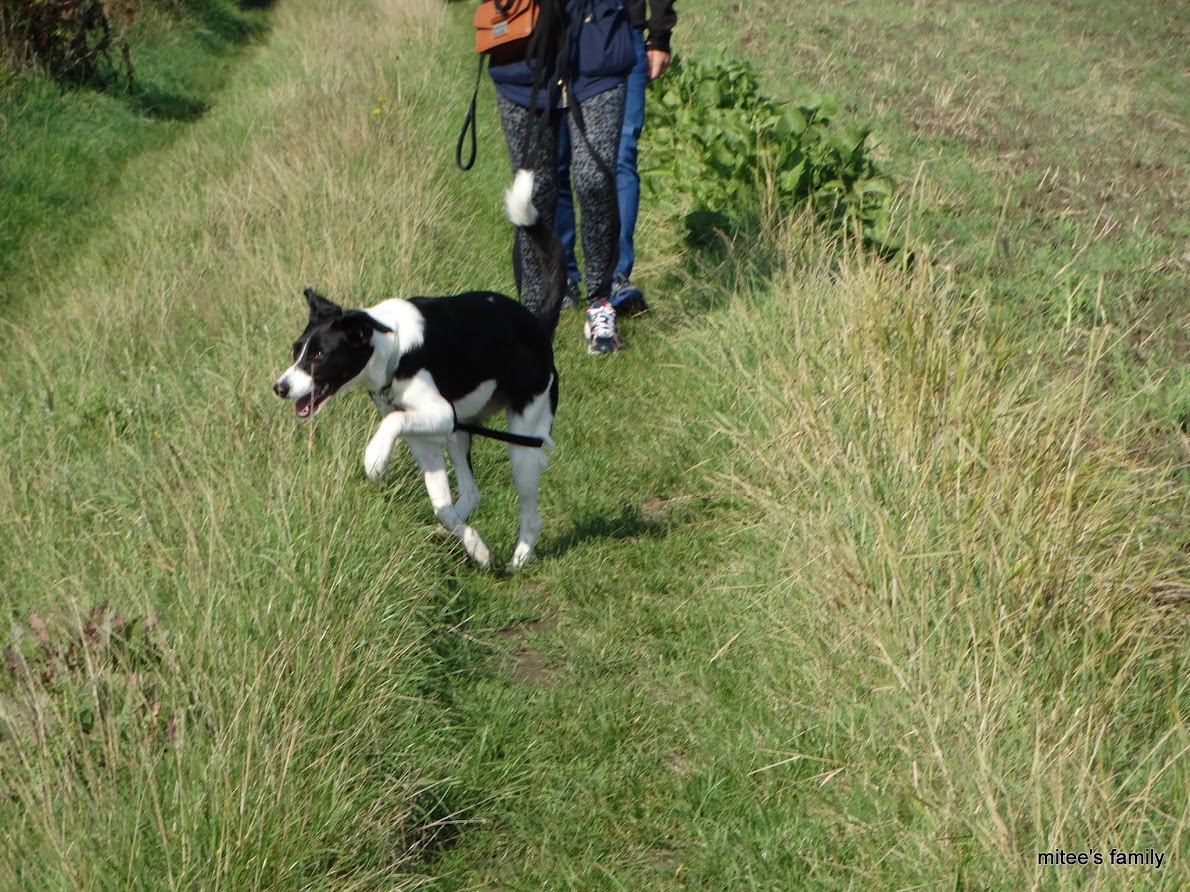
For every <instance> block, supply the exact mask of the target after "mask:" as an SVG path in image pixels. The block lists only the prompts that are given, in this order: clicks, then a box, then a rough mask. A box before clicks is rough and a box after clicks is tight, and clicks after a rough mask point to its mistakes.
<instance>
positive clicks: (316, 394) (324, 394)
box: [293, 384, 335, 418]
mask: <svg viewBox="0 0 1190 892" xmlns="http://www.w3.org/2000/svg"><path fill="white" fill-rule="evenodd" d="M334 393H335V388H333V387H331V386H330V385H329V384H315V385H314V389H313V390H311V391H310V393H309V394H307V395H306V396H303V397H299V398H298V399H297V400H296V401H295V402H294V404H293V406H294V409H295V410H296V411H297V415H298V418H309V417H310V416H312V415H317V414H318V410H319V409H321V408H322V404H323V403H325V402H326V401H327V400H329V399H330V398H331V397H332V396H333V395H334Z"/></svg>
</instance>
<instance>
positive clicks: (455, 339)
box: [273, 170, 566, 568]
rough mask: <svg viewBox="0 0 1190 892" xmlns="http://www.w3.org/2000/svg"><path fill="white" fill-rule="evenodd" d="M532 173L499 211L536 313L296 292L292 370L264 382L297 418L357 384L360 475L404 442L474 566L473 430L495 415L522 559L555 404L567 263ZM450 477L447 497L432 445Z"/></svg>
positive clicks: (517, 562)
mask: <svg viewBox="0 0 1190 892" xmlns="http://www.w3.org/2000/svg"><path fill="white" fill-rule="evenodd" d="M532 192H533V174H532V173H531V172H530V171H527V170H521V171H518V173H517V176H516V179H515V180H514V182H513V185H512V186H511V187H510V188H509V189H508V191H507V192H506V193H505V197H504V202H505V209H506V211H507V213H508V217H509V219H510V220H511V221H512V223H513V225H515V226H516V227H517V228H518V230H520V231H522V232H524V233H525V234H526V235H527V236H528V237H529V241H530V243H531V244H532V246H533V247H534V248H535V249H536V252H537V255H538V258H537V259H538V261H539V263H540V264H541V267H542V271H543V273H544V275H545V278H546V281H547V282H548V283H549V293H548V294H547V296H546V300H545V301H544V303H543V308H542V309H540V310H539V311H538V315H534V313H532V312H530V311H529V310H528V309H527V308H526V307H525V306H524V305H522V304H520V303H518V302H517V301H515V300H513V299H512V298H511V297H507V296H506V295H503V294H497V293H495V292H491V291H467V292H464V293H463V294H458V295H455V296H452V297H413V298H409V299H408V300H404V299H401V298H391V299H389V300H385V301H382V302H381V303H379V304H377V305H376V306H374V307H369V308H367V309H363V310H344V309H342V308H341V307H339V306H338V305H336V304H334V303H332V302H331V301H329V300H327V299H326V298H325V297H323V296H322V295H320V294H318V293H316V292H315V291H314V290H312V289H306V292H305V293H306V299H307V301H308V302H309V305H310V319H309V322H307V324H306V330H305V331H303V332H302V334H301V336H300V337H299V338H298V339H297V341H295V342H294V345H293V357H294V361H293V365H292V366H290V367H289V368H288V369H287V370H286V371H285V373H284V374H283V375H281V377H280V378H279V379H277V383H276V384H274V385H273V390H275V391H276V392H277V395H278V396H281V397H283V398H285V399H289V400H293V401H294V403H295V407H296V409H297V414H298V417H299V418H310V417H312V416H314V415H315V414H317V413H318V412H319V411H320V410H321V409H322V407H323V406H324V405H325V404H326V401H327V400H329V399H330V398H331V397H332V396H334V395H335V394H337V393H343V392H345V391H348V390H352V389H353V388H357V387H364V388H366V389H367V390H368V392H369V393H370V394H371V395H372V401H373V402H374V403H375V404H376V408H377V409H379V410H380V414H381V415H382V416H383V420H382V421H381V422H380V427H379V428H378V429H377V431H376V433H375V434H374V435H373V436H372V440H371V442H370V443H369V444H368V448H367V450H366V451H365V453H364V472H365V473H366V474H367V476H368V479H369V480H377V479H379V478H380V476H381V475H382V474H383V473H384V471H385V468H387V467H388V463H389V458H390V456H391V454H392V451H393V447H394V446H395V445H396V443H397V440H399V439H401V440H405V442H406V443H408V444H409V449H410V451H411V452H412V453H413V457H414V459H415V460H416V461H417V463H418V465H419V466H420V468H421V470H422V473H423V474H424V476H425V484H426V491H427V492H428V493H429V496H430V502H431V504H432V505H433V506H434V514H435V515H436V516H437V518H438V520H439V521H440V522H441V523H442V525H443V526H444V527H446V529H447V530H448V531H449V532H450V533H451V534H452V535H453V536H454V537H455V538H457V539H458V540H459V541H460V542H462V543H463V546H464V547H465V548H466V549H467V553H468V554H469V555H471V557H472V558H473V559H474V560H475V561H476V562H477V563H479V564H480V565H482V566H485V567H486V566H487V565H488V564H489V562H490V561H491V552H490V551H489V550H488V547H487V545H485V544H484V541H483V539H481V538H480V536H479V534H478V533H477V532H476V531H475V530H474V528H472V527H470V526H468V525H467V518H468V516H469V515H470V514H471V512H472V511H474V510H475V507H476V506H477V505H478V504H479V499H480V494H479V488H478V487H477V486H476V483H475V476H474V474H473V472H472V469H471V438H472V435H473V434H474V433H479V434H486V435H491V434H494V433H496V432H494V431H490V430H488V429H487V428H484V427H481V426H480V424H481V423H482V422H483V421H484V420H485V419H486V418H488V417H489V416H491V415H493V414H495V413H496V412H499V411H501V410H504V411H505V413H506V417H507V421H508V435H505V436H500V435H499V434H497V436H498V438H500V439H507V440H508V441H509V447H508V457H509V460H510V461H511V463H512V476H513V480H514V482H515V485H516V491H517V498H518V501H519V502H520V511H521V523H520V536H519V539H518V541H517V545H516V550H515V552H514V553H513V556H512V562H511V564H510V567H513V568H516V567H520V566H522V565H523V564H524V563H525V562H526V561H527V560H529V557H530V556H531V555H532V554H533V547H534V545H535V544H536V542H537V537H538V534H539V533H540V532H541V514H540V512H539V511H538V507H537V486H538V481H539V479H540V477H541V473H542V471H543V470H544V469H545V466H546V456H545V454H544V452H543V447H544V446H546V445H552V442H553V441H552V440H551V439H550V430H551V428H552V426H553V421H554V413H555V411H556V410H557V407H558V372H557V369H555V368H554V351H553V346H552V341H553V335H554V330H555V328H556V327H557V324H558V314H559V311H560V308H561V303H562V295H563V291H564V290H565V283H566V269H565V264H564V261H563V259H562V252H561V246H560V244H559V242H558V238H557V235H556V234H555V233H554V229H553V225H552V224H553V221H552V220H545V219H539V215H538V213H537V210H536V208H535V207H534V205H533V198H532ZM444 448H445V450H446V452H447V453H449V455H450V460H451V462H452V463H453V465H454V468H455V477H456V479H457V482H458V490H459V496H458V501H455V502H452V500H451V492H450V480H449V478H448V476H447V469H446V461H445V458H444V457H443V449H444Z"/></svg>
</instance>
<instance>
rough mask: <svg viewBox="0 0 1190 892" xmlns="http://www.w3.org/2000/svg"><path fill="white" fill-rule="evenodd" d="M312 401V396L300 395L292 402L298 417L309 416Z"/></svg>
mask: <svg viewBox="0 0 1190 892" xmlns="http://www.w3.org/2000/svg"><path fill="white" fill-rule="evenodd" d="M312 402H314V396H313V395H310V396H303V397H301V398H300V399H298V400H297V401H296V402H295V403H294V404H293V407H294V409H296V410H297V414H298V418H309V417H310V404H311V403H312Z"/></svg>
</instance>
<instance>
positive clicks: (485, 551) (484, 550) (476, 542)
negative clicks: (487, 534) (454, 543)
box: [463, 527, 492, 568]
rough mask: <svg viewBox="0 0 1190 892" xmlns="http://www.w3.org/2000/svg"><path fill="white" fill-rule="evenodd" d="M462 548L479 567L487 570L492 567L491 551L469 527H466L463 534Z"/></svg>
mask: <svg viewBox="0 0 1190 892" xmlns="http://www.w3.org/2000/svg"><path fill="white" fill-rule="evenodd" d="M463 547H464V548H466V549H467V554H469V555H471V560H473V561H475V563H477V564H479V566H481V567H484V568H487V567H490V566H491V565H492V551H491V549H490V548H488V546H487V544H486V543H485V542H484V541H483V539H481V538H479V533H477V532H475V530H473V529H472V528H471V527H467V529H466V531H465V532H464V533H463Z"/></svg>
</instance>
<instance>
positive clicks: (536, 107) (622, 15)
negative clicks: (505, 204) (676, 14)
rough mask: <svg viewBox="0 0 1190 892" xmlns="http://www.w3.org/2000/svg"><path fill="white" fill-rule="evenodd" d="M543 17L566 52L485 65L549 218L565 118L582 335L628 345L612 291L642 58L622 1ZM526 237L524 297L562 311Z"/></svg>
mask: <svg viewBox="0 0 1190 892" xmlns="http://www.w3.org/2000/svg"><path fill="white" fill-rule="evenodd" d="M551 4H552V5H551ZM541 15H542V17H543V19H544V20H545V23H546V24H545V27H547V28H552V29H553V30H554V31H555V32H556V36H557V41H556V45H557V46H558V47H560V48H561V49H560V50H559V53H560V54H565V55H564V56H563V55H559V56H558V57H557V58H556V60H554V59H549V58H548V57H547V59H546V61H545V62H544V63H540V62H534V61H533V60H532V59H531V58H526V59H522V60H515V61H512V62H506V63H504V64H492V65H490V66H489V68H488V71H489V73H490V74H491V78H492V81H493V83H494V84H495V86H496V93H497V96H498V108H499V112H500V121H501V123H502V124H503V126H504V136H505V139H506V141H507V143H508V154H509V158H510V159H511V161H512V166H513V168H514V170H515V169H517V168H520V167H528V168H529V169H531V170H532V171H533V173H534V177H533V204H534V206H535V207H536V208H537V211H538V213H539V214H542V215H545V216H546V218H547V219H550V220H552V219H553V218H554V213H555V208H556V206H557V202H558V131H559V129H560V127H561V124H562V121H563V116H565V119H566V121H567V126H568V127H569V129H570V133H571V145H572V148H571V153H572V155H571V157H572V160H571V177H572V181H573V185H574V192H575V194H576V196H577V197H578V201H579V209H580V211H581V220H582V244H583V257H584V263H585V266H586V276H585V279H586V282H587V297H588V301H589V305H588V307H587V316H586V324H585V325H584V327H583V334H584V336H585V338H586V340H587V349H588V351H589V352H590V353H611V352H613V351H614V350H616V349H618V348H619V347H620V345H621V340H620V336H619V333H618V332H617V331H616V311H615V310H614V309H613V308H612V305H611V302H610V300H609V298H610V297H611V288H612V276H613V273H614V272H615V268H616V260H617V256H618V250H619V237H620V214H619V206H618V200H617V193H616V179H615V167H616V154H617V152H618V150H619V142H620V131H621V129H622V126H623V121H624V97H625V91H626V86H625V85H626V83H627V78H628V73H629V72H630V71H631V70H632V66H633V63H634V61H635V54H634V48H633V43H632V24H631V21H630V19H629V17H628V13H627V10H626V8H625V6H624V3H623V0H542V12H541ZM538 27H539V28H541V27H543V26H542V24H541V22H539V25H538ZM547 56H548V54H547ZM535 66H536V67H535ZM538 69H540V70H538ZM559 71H561V76H559V74H558V72H559ZM559 80H562V81H564V83H565V85H566V86H565V89H562V88H561V87H560V85H559V83H558V81H559ZM576 104H577V106H578V108H577V110H576V108H575V105H576ZM522 242H524V238H523V236H522V235H518V237H517V243H516V245H515V246H514V252H513V265H514V270H515V272H516V279H517V289H518V290H519V292H520V294H521V300H522V301H523V302H524V303H525V304H526V305H527V306H528V307H529V308H530V309H531V310H533V311H534V313H535V314H536V315H538V316H539V317H541V318H550V319H553V318H556V316H555V314H557V313H560V312H561V304H560V303H559V306H557V307H543V306H542V303H543V302H544V301H546V300H547V294H548V291H547V289H546V287H545V283H544V281H543V275H542V270H541V269H540V268H539V263H538V260H537V256H536V253H535V252H534V251H533V250H531V248H530V246H529V245H528V244H527V243H524V244H522Z"/></svg>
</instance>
